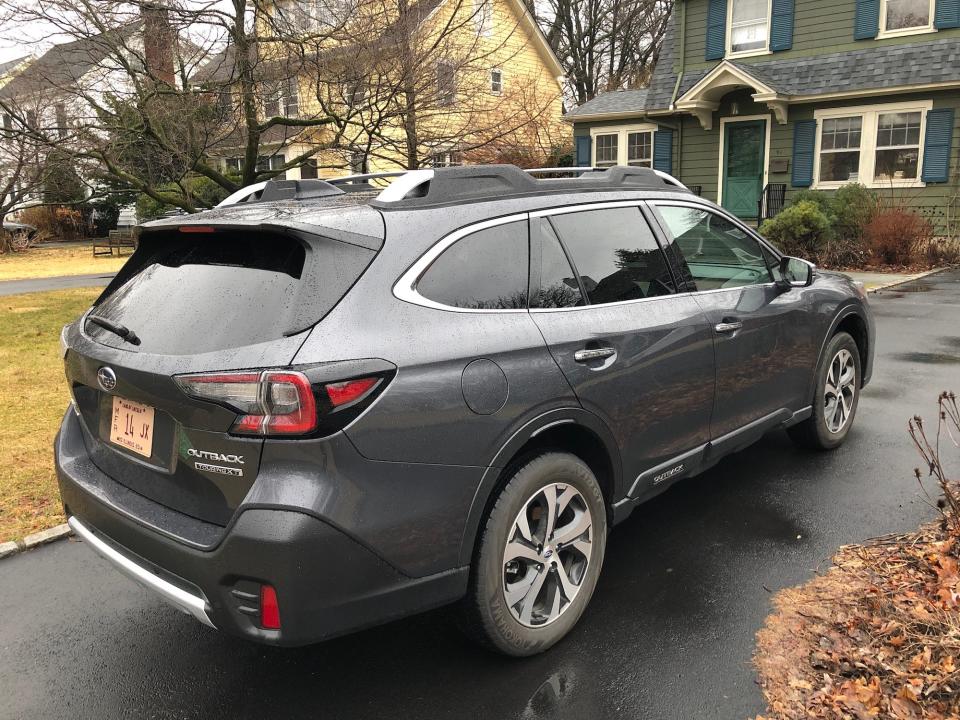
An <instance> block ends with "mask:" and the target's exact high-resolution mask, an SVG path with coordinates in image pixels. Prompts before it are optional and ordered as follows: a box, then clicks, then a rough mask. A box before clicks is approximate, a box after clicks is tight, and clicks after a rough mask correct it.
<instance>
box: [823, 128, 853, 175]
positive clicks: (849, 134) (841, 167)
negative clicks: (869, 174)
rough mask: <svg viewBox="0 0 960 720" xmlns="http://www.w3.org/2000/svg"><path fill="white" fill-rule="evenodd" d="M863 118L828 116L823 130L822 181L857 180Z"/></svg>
mask: <svg viewBox="0 0 960 720" xmlns="http://www.w3.org/2000/svg"><path fill="white" fill-rule="evenodd" d="M862 127H863V118H861V117H845V118H829V119H827V120H824V121H823V127H822V129H821V131H820V180H821V181H823V182H856V181H857V180H858V179H859V173H860V138H861V135H862Z"/></svg>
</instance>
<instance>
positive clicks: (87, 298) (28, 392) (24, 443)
mask: <svg viewBox="0 0 960 720" xmlns="http://www.w3.org/2000/svg"><path fill="white" fill-rule="evenodd" d="M100 292H101V291H100V290H99V289H87V288H83V289H78V290H58V291H56V292H49V293H30V294H28V295H10V296H7V297H0V309H2V311H0V405H2V407H4V408H6V412H5V413H4V422H3V423H0V448H2V449H3V462H2V463H0V542H5V541H7V540H13V539H17V538H22V537H23V536H24V535H27V534H29V533H32V532H36V531H37V530H43V529H45V528H48V527H52V526H54V525H57V524H58V523H62V522H63V520H64V518H63V512H62V508H61V506H60V496H59V493H58V492H57V482H56V476H55V474H54V471H53V437H54V435H56V432H57V428H58V427H59V424H60V418H61V417H63V413H64V410H65V409H66V407H67V404H68V402H69V394H68V392H67V383H66V380H65V378H64V374H63V362H62V359H61V357H60V329H61V328H62V327H63V326H64V325H65V324H66V323H68V322H70V321H71V320H74V319H76V318H77V317H79V316H80V315H81V314H82V313H83V312H84V311H85V310H86V309H87V308H88V307H89V306H90V305H91V304H92V303H93V300H94V299H95V298H96V297H97V295H98V294H99V293H100Z"/></svg>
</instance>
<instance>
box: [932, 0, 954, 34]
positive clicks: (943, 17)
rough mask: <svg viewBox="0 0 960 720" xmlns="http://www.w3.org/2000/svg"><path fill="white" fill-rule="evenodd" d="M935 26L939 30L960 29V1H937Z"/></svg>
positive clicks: (934, 17) (934, 16) (934, 18)
mask: <svg viewBox="0 0 960 720" xmlns="http://www.w3.org/2000/svg"><path fill="white" fill-rule="evenodd" d="M933 26H934V27H935V28H936V29H937V30H946V29H948V28H958V27H960V0H937V11H936V12H935V13H934V15H933Z"/></svg>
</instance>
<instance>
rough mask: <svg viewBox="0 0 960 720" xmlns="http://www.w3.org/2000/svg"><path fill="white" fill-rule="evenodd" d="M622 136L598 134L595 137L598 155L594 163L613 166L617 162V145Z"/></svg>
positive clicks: (598, 165) (599, 165)
mask: <svg viewBox="0 0 960 720" xmlns="http://www.w3.org/2000/svg"><path fill="white" fill-rule="evenodd" d="M619 139H620V136H619V135H617V134H615V133H614V134H610V135H597V137H596V138H595V139H594V145H595V146H596V157H595V158H594V161H593V164H594V165H595V166H596V167H613V166H614V165H616V164H617V146H618V144H619V143H618V141H619Z"/></svg>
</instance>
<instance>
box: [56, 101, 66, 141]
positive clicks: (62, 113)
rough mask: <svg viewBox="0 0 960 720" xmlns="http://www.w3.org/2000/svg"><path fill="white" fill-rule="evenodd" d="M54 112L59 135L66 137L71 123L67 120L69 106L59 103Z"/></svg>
mask: <svg viewBox="0 0 960 720" xmlns="http://www.w3.org/2000/svg"><path fill="white" fill-rule="evenodd" d="M54 111H55V113H56V116H57V135H59V136H60V137H66V135H67V127H68V126H69V121H68V120H67V106H66V105H64V104H63V103H57V104H56V107H55V108H54Z"/></svg>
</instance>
